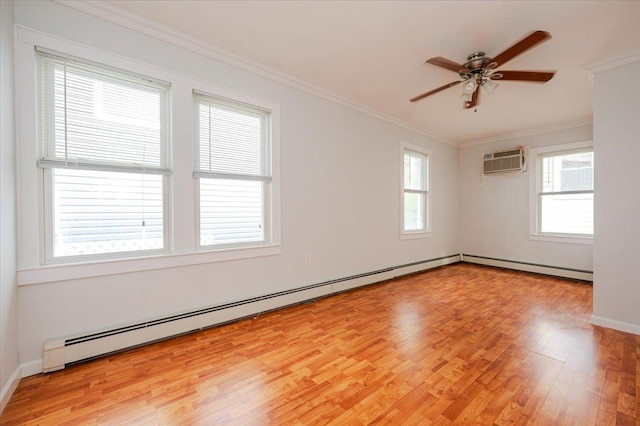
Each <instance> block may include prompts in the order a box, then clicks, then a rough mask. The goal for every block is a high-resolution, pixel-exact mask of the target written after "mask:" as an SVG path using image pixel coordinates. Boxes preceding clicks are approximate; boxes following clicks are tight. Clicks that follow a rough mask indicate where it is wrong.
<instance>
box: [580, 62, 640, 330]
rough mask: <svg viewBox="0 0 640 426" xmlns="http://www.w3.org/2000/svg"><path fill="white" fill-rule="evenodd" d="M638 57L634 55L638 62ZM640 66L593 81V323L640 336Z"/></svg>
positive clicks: (604, 74) (612, 71)
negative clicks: (639, 77)
mask: <svg viewBox="0 0 640 426" xmlns="http://www.w3.org/2000/svg"><path fill="white" fill-rule="evenodd" d="M639 57H640V55H636V58H639ZM639 73H640V61H639V62H634V63H631V64H628V65H625V66H621V67H618V68H614V69H609V70H606V71H603V72H600V73H597V74H596V75H595V82H594V117H593V126H594V150H595V152H594V154H595V158H596V161H597V166H596V168H595V173H596V175H595V193H596V196H595V241H594V268H595V270H594V283H593V284H594V289H593V318H592V322H593V323H595V324H599V325H604V326H607V327H612V328H617V329H620V330H624V331H629V332H633V333H636V334H640V278H638V277H639V274H638V268H637V264H638V256H639V255H640V225H639V224H638V220H639V219H640V181H639V180H638V164H639V163H638V161H639V159H640V108H638V99H640V80H638V75H639Z"/></svg>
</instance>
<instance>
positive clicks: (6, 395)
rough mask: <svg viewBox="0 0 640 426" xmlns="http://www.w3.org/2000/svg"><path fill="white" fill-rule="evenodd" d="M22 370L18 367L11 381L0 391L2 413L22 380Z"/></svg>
mask: <svg viewBox="0 0 640 426" xmlns="http://www.w3.org/2000/svg"><path fill="white" fill-rule="evenodd" d="M21 370H22V369H21V368H20V366H18V367H16V369H15V371H14V372H13V374H12V375H11V377H9V380H8V381H7V383H6V384H5V385H4V387H3V388H2V390H1V391H0V413H2V411H4V407H6V406H7V404H8V403H9V400H10V399H11V396H12V395H13V393H14V392H15V390H16V388H17V387H18V384H19V383H20V378H21V377H22V371H21Z"/></svg>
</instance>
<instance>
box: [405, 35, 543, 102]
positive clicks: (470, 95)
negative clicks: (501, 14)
mask: <svg viewBox="0 0 640 426" xmlns="http://www.w3.org/2000/svg"><path fill="white" fill-rule="evenodd" d="M549 39H551V34H549V33H548V32H546V31H534V32H532V33H531V34H529V35H528V36H526V37H525V38H523V39H522V40H520V41H519V42H517V43H515V44H514V45H513V46H511V47H509V48H508V49H506V50H505V51H503V52H502V53H500V54H499V55H497V56H496V57H494V58H490V57H488V56H486V54H485V53H484V52H475V53H472V54H471V55H469V56H468V57H467V62H465V63H464V64H463V65H460V64H458V63H456V62H454V61H452V60H450V59H447V58H443V57H440V56H438V57H435V58H431V59H427V61H426V62H427V63H429V64H431V65H435V66H438V67H441V68H445V69H448V70H450V71H454V72H456V73H458V75H459V77H460V80H459V81H454V82H451V83H448V84H445V85H444V86H440V87H438V88H436V89H434V90H430V91H428V92H425V93H423V94H421V95H418V96H415V97H413V98H411V99H410V101H411V102H416V101H419V100H421V99H424V98H426V97H427V96H430V95H433V94H435V93H438V92H440V91H442V90H444V89H448V88H449V87H453V86H455V85H457V84H460V83H462V95H461V97H462V99H463V102H464V103H463V105H464V108H465V109H470V108H473V107H474V106H476V105H477V104H478V93H479V91H480V87H482V89H483V90H484V91H485V92H486V93H487V94H491V93H492V92H493V91H494V90H495V89H496V87H498V83H496V82H495V81H494V80H502V81H524V82H532V83H546V82H547V81H549V80H551V79H552V78H553V76H554V74H555V71H500V72H496V71H494V70H495V69H496V68H498V67H500V66H502V65H504V64H505V63H506V62H508V61H510V60H511V59H513V58H515V57H516V56H519V55H521V54H523V53H524V52H526V51H527V50H529V49H531V48H532V47H534V46H536V45H538V44H540V43H542V42H544V41H547V40H549Z"/></svg>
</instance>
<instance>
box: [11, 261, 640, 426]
mask: <svg viewBox="0 0 640 426" xmlns="http://www.w3.org/2000/svg"><path fill="white" fill-rule="evenodd" d="M591 299H592V287H591V285H589V284H586V283H582V282H576V281H569V280H562V279H557V278H550V277H544V276H537V275H532V274H526V273H519V272H510V271H504V270H499V269H492V268H487V267H481V266H474V265H468V264H457V265H453V266H448V267H444V268H439V269H436V270H432V271H429V272H426V273H423V274H420V275H414V276H409V277H405V278H402V279H398V280H394V281H391V282H387V283H383V284H379V285H374V286H369V287H366V288H364V289H360V290H357V291H352V292H349V293H343V294H340V295H337V296H333V297H329V298H326V299H322V300H318V301H316V302H314V303H309V304H305V305H300V306H296V307H292V308H288V309H284V310H281V311H278V312H272V313H269V314H264V315H261V316H259V317H258V318H256V319H248V320H243V321H240V322H237V323H234V324H230V325H226V326H223V327H218V328H212V329H209V330H205V331H202V332H198V333H194V334H191V335H187V336H183V337H179V338H176V339H173V340H169V341H165V342H161V343H158V344H154V345H151V346H147V347H144V348H140V349H136V350H132V351H128V352H125V353H121V354H118V355H114V356H110V357H107V358H102V359H99V360H97V361H94V362H91V363H86V364H82V365H78V366H74V367H71V368H67V369H66V370H63V371H61V372H57V373H54V374H49V375H38V376H34V377H30V378H27V379H24V380H22V382H21V383H20V385H19V387H18V389H17V390H16V392H15V394H14V395H13V397H12V399H11V401H10V402H9V404H8V405H7V407H6V409H5V410H4V413H3V414H2V415H1V416H0V423H1V424H3V425H13V424H29V423H33V424H56V425H59V424H65V423H67V424H105V423H106V424H127V425H129V424H166V425H182V424H206V425H209V424H238V425H257V424H259V425H266V424H285V425H290V424H340V425H342V424H350V425H351V424H372V423H384V424H403V425H411V424H416V425H428V424H438V425H444V424H467V423H468V424H488V425H491V424H498V425H502V424H527V423H530V424H577V425H589V424H596V425H609V424H611V425H613V424H618V425H626V424H628V425H638V424H640V422H639V421H638V418H639V416H640V408H639V404H638V397H637V396H638V394H639V392H640V381H639V380H638V377H639V375H640V355H639V354H640V336H634V335H632V334H626V333H622V332H616V331H613V330H609V329H605V328H600V327H594V326H591V325H590V324H589V322H588V320H589V316H590V314H591Z"/></svg>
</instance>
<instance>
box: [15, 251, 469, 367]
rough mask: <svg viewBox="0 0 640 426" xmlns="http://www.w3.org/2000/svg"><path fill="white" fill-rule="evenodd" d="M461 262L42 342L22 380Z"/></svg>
mask: <svg viewBox="0 0 640 426" xmlns="http://www.w3.org/2000/svg"><path fill="white" fill-rule="evenodd" d="M459 261H460V255H459V254H455V255H450V256H443V257H439V258H434V259H426V260H422V261H418V262H413V263H409V264H404V265H397V266H391V267H388V268H385V269H379V270H377V271H371V272H366V273H362V274H358V275H352V276H348V277H343V278H338V279H334V280H330V281H324V282H320V283H317V284H312V285H307V286H304V287H298V288H294V289H290V290H285V291H280V292H277V293H271V294H265V295H262V296H257V297H253V298H250V299H245V300H239V301H235V302H231V303H226V304H223V305H216V306H210V307H205V308H202V309H197V310H195V311H190V312H183V313H179V314H174V315H169V316H166V317H162V318H156V319H150V320H147V321H142V322H138V323H132V324H129V325H126V326H122V327H117V328H112V329H106V330H100V331H95V332H92V333H85V334H82V335H77V336H66V337H62V338H57V339H50V340H48V341H47V342H45V345H44V353H43V359H41V360H36V361H33V362H30V363H28V364H26V365H23V374H22V375H23V377H24V376H28V375H34V374H38V373H41V372H46V373H48V372H53V371H56V370H60V369H63V368H65V367H66V366H67V365H72V364H75V363H78V362H85V361H88V360H91V359H94V358H98V357H101V356H105V355H108V354H111V353H114V352H118V351H122V350H125V349H129V348H133V347H136V346H141V345H145V344H149V343H152V342H156V341H159V340H164V339H168V338H171V337H174V336H178V335H181V334H185V333H190V332H193V331H197V330H200V329H203V328H207V327H213V326H219V325H222V324H226V323H229V322H233V321H237V320H240V319H242V318H248V317H251V316H255V315H257V314H260V313H262V312H268V311H273V310H277V309H282V308H285V307H287V306H291V305H296V304H299V303H304V302H306V301H309V300H314V299H318V298H321V297H326V296H330V295H332V294H336V293H340V292H343V291H347V290H350V289H353V288H357V287H362V286H365V285H369V284H374V283H378V282H381V281H386V280H390V279H393V278H395V277H399V276H402V275H407V274H411V273H416V272H420V271H425V270H428V269H432V268H436V267H439V266H444V265H448V264H451V263H456V262H459Z"/></svg>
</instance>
